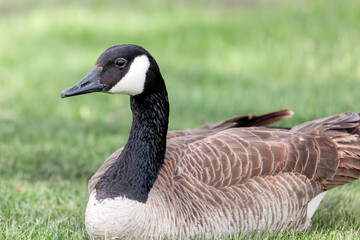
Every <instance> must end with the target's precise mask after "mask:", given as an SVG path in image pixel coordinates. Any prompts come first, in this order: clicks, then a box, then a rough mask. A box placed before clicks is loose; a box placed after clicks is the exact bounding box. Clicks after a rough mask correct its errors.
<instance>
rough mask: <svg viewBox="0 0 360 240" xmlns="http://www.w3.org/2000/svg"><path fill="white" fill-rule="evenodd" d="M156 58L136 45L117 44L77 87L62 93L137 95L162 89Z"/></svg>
mask: <svg viewBox="0 0 360 240" xmlns="http://www.w3.org/2000/svg"><path fill="white" fill-rule="evenodd" d="M164 88H165V84H164V80H163V78H162V76H161V74H160V70H159V67H158V65H157V63H156V61H155V59H154V58H153V57H152V56H151V55H150V54H149V53H148V52H147V51H146V50H145V49H144V48H142V47H140V46H137V45H118V46H114V47H111V48H109V49H107V50H105V52H103V53H102V54H101V55H100V57H99V58H98V60H97V61H96V64H95V66H94V68H93V69H92V70H91V71H90V72H89V73H88V74H87V75H86V76H85V77H84V78H83V79H82V80H81V81H79V82H78V83H77V84H75V85H74V86H73V87H70V88H68V89H66V90H64V91H62V92H61V97H62V98H65V97H71V96H75V95H80V94H86V93H92V92H105V93H118V94H128V95H130V96H136V95H139V94H144V93H150V94H151V93H153V92H155V93H156V92H159V91H161V90H164Z"/></svg>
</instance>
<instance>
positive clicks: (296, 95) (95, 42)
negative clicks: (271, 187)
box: [0, 0, 360, 239]
mask: <svg viewBox="0 0 360 240" xmlns="http://www.w3.org/2000/svg"><path fill="white" fill-rule="evenodd" d="M125 43H133V44H138V45H141V46H143V47H144V48H146V49H147V50H148V51H149V52H150V53H151V54H152V55H153V56H154V57H155V59H156V60H157V62H158V64H159V65H160V68H161V71H162V74H163V76H164V78H165V80H166V83H167V87H168V92H169V98H170V105H171V117H170V126H169V127H170V129H185V128H193V127H198V126H200V125H203V124H205V123H212V122H215V121H219V120H222V119H225V118H229V117H232V116H234V115H240V114H248V113H253V114H261V113H265V112H269V111H274V110H278V109H283V108H290V109H292V110H293V111H294V112H295V116H294V117H293V118H292V119H290V120H286V121H284V122H282V123H280V125H282V126H292V125H294V124H299V123H301V122H304V121H308V120H312V119H314V118H320V117H324V116H327V115H331V114H336V113H340V112H345V111H347V110H351V111H355V112H360V105H359V103H360V94H359V92H360V87H359V83H360V82H359V80H360V58H359V56H360V44H359V43H360V2H359V1H355V0H354V1H350V0H344V1H340V0H335V1H325V0H323V1H309V0H308V1H295V0H292V1H285V0H269V1H251V0H243V1H236V0H231V1H190V0H181V1H180V0H178V1H172V2H170V1H169V2H167V1H159V0H158V1H151V2H150V1H138V0H137V1H130V0H129V1H115V0H114V1H112V0H107V1H85V0H83V1H77V2H74V1H70V0H66V1H60V0H55V1H45V0H39V1H30V0H19V1H11V0H0V239H87V235H86V232H85V227H84V211H85V207H86V203H87V198H88V195H87V181H88V180H89V178H90V177H91V176H92V174H93V173H94V172H95V171H96V170H97V168H98V167H99V166H100V165H101V163H102V162H103V161H104V160H105V159H106V157H107V156H109V155H110V154H111V153H112V152H113V151H115V150H116V149H117V148H119V147H120V146H122V145H123V144H124V143H125V142H126V139H127V134H128V132H129V130H130V124H131V112H130V109H129V97H127V96H109V95H106V94H91V95H84V96H80V97H74V98H69V99H60V92H61V91H62V90H63V89H65V88H68V87H70V86H72V85H73V84H74V83H76V82H77V81H79V80H80V79H81V78H82V77H83V76H84V75H86V74H87V72H88V71H90V70H91V69H92V67H93V65H94V63H95V61H96V59H97V57H98V56H99V55H100V53H102V52H103V51H104V50H105V49H106V48H108V47H110V46H113V45H117V44H125ZM359 190H360V183H359V182H355V183H352V184H349V185H347V186H345V187H342V188H338V189H335V190H332V191H331V192H330V193H329V194H328V195H327V197H326V198H325V199H324V201H323V204H322V205H321V207H320V211H318V212H317V213H316V215H315V217H314V219H313V223H314V227H315V232H314V234H313V235H312V236H306V235H303V234H296V233H294V232H292V231H288V232H286V233H284V234H282V235H280V238H283V239H303V238H305V239H339V238H341V239H360V235H359V231H360V220H359V217H360V208H359V207H358V206H359V205H360V191H359ZM270 238H272V237H270ZM273 238H275V237H273Z"/></svg>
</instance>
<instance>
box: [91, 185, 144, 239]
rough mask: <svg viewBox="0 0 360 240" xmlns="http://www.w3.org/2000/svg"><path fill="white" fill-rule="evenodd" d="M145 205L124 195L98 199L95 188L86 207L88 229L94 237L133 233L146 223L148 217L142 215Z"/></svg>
mask: <svg viewBox="0 0 360 240" xmlns="http://www.w3.org/2000/svg"><path fill="white" fill-rule="evenodd" d="M144 206H145V204H144V203H141V202H138V201H135V200H130V199H127V198H124V197H117V198H114V199H104V200H100V201H98V200H97V199H96V190H93V191H92V192H91V194H90V198H89V202H88V205H87V207H86V213H85V225H86V230H87V232H88V234H89V235H90V236H93V237H104V236H106V237H105V238H110V237H119V236H120V234H122V235H132V233H134V232H137V231H139V230H140V229H141V228H142V227H143V226H145V225H146V218H145V217H144V216H142V213H144V211H143V208H144ZM141 225H142V226H141Z"/></svg>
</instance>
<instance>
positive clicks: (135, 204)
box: [61, 45, 360, 239]
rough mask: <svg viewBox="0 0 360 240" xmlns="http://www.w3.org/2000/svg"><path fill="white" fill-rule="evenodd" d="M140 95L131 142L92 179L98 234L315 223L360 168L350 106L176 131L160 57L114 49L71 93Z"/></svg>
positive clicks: (91, 220) (357, 120)
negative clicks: (297, 120) (311, 116)
mask: <svg viewBox="0 0 360 240" xmlns="http://www.w3.org/2000/svg"><path fill="white" fill-rule="evenodd" d="M97 91H102V92H108V93H120V94H128V95H130V103H131V109H132V112H133V123H132V128H131V131H130V134H129V139H128V141H127V143H126V145H125V146H124V147H123V148H121V149H119V150H117V151H116V152H115V153H113V154H112V155H111V156H110V157H109V158H108V159H107V160H106V161H105V162H104V164H103V165H102V166H101V167H100V169H99V170H98V171H97V172H96V173H95V175H94V176H93V177H92V178H91V180H90V181H89V192H90V198H89V201H88V205H87V208H86V214H85V224H86V229H87V231H88V233H89V235H90V236H93V237H105V238H117V237H124V238H144V239H148V238H159V237H181V238H195V237H197V236H202V237H206V238H210V237H226V236H228V235H230V234H238V233H240V232H242V233H251V232H253V231H257V232H260V233H267V232H271V233H277V232H280V231H283V230H285V229H295V230H296V231H306V230H307V229H308V228H309V227H310V226H311V217H312V216H313V214H314V212H315V211H316V209H317V207H318V206H319V204H320V202H321V200H322V198H323V197H324V195H325V193H326V191H327V190H329V189H331V188H333V187H336V186H340V185H343V184H345V183H348V182H351V181H354V180H356V179H357V178H359V177H360V140H359V125H360V117H359V114H356V113H351V112H348V113H344V114H339V115H335V116H331V117H327V118H323V119H318V120H314V121H311V122H307V123H304V124H301V125H298V126H295V127H294V128H292V129H286V128H271V127H267V125H269V124H271V123H273V122H275V121H278V120H281V119H284V118H288V117H290V116H291V115H292V112H291V111H289V110H282V111H278V112H272V113H268V114H264V115H260V116H240V117H235V118H232V119H229V120H226V121H223V122H219V123H215V124H212V125H206V126H203V127H201V128H197V129H191V130H184V131H169V132H168V131H167V128H168V116H169V103H168V98H167V92H166V87H165V83H164V80H163V78H162V76H161V73H160V70H159V68H158V66H157V63H156V61H155V60H154V58H153V57H152V56H151V55H150V54H149V53H148V52H147V51H146V50H144V49H143V48H141V47H139V46H136V45H119V46H115V47H112V48H109V49H107V50H106V51H105V52H104V53H103V54H102V55H101V56H100V57H99V59H98V60H97V62H96V65H95V67H94V68H93V70H92V71H91V72H90V73H89V74H88V75H87V76H86V77H84V79H82V80H81V81H80V82H79V83H78V84H76V85H75V86H74V87H71V88H69V89H67V90H64V91H63V92H62V94H61V95H62V97H69V96H74V95H78V94H84V93H90V92H97Z"/></svg>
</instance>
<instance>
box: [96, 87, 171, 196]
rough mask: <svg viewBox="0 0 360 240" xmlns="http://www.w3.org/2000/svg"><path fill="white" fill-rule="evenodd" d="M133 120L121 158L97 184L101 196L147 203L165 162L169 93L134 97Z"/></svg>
mask: <svg viewBox="0 0 360 240" xmlns="http://www.w3.org/2000/svg"><path fill="white" fill-rule="evenodd" d="M130 103H131V110H132V112H133V122H132V127H131V131H130V135H129V139H128V142H127V143H126V145H125V147H124V150H123V151H122V153H121V155H120V156H119V158H118V159H117V161H116V162H115V163H114V164H113V165H112V166H111V167H110V168H109V169H108V170H107V172H106V173H105V174H104V176H103V177H102V178H101V179H100V181H99V183H98V184H97V187H96V189H97V198H98V199H104V198H114V197H119V196H124V197H127V198H129V199H133V200H137V201H140V202H146V200H147V198H148V194H149V192H150V189H151V188H152V186H153V184H154V182H155V180H156V177H157V175H158V172H159V169H160V167H161V165H162V164H163V162H164V156H165V151H166V134H167V129H168V119H169V102H168V97H167V92H166V90H165V89H164V90H163V91H160V92H157V93H151V94H147V93H143V94H140V95H137V96H134V97H131V98H130Z"/></svg>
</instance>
